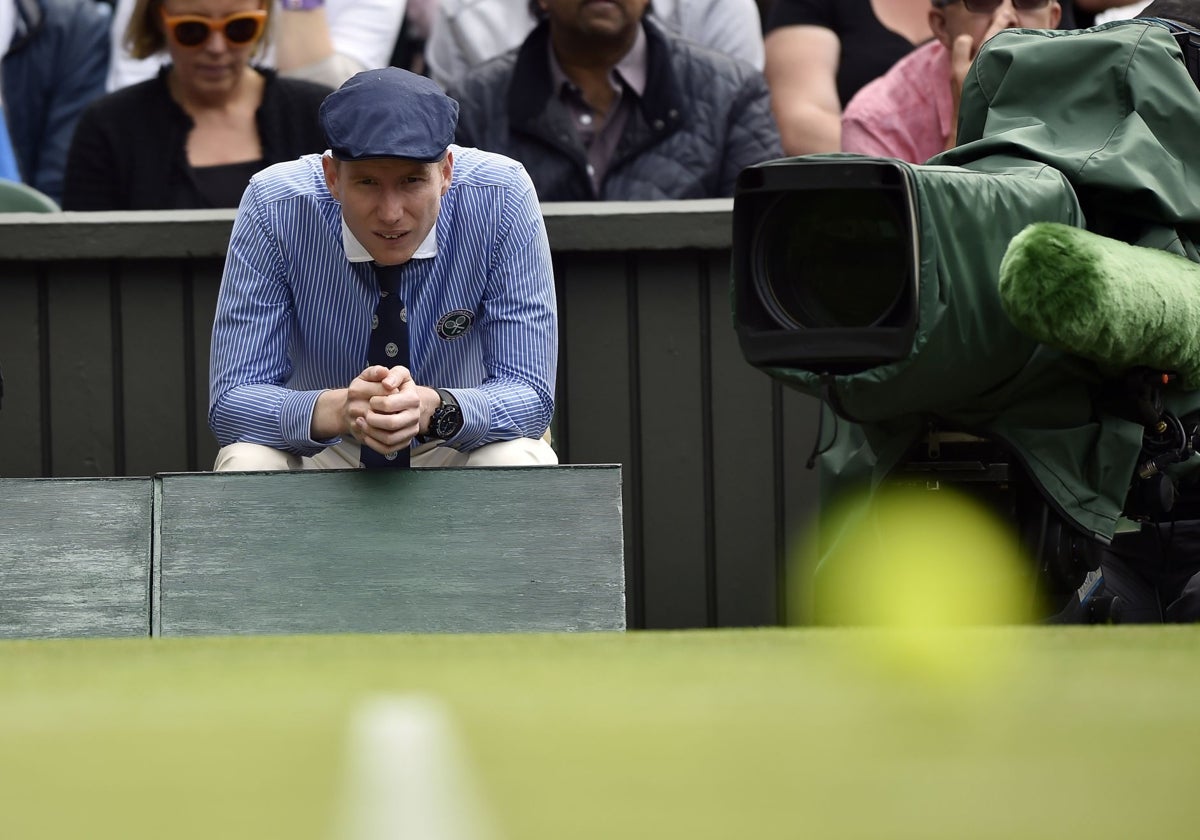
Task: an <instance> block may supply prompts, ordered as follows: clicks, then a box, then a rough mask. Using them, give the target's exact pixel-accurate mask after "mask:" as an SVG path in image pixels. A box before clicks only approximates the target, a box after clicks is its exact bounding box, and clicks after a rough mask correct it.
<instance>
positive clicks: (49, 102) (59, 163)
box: [0, 0, 112, 201]
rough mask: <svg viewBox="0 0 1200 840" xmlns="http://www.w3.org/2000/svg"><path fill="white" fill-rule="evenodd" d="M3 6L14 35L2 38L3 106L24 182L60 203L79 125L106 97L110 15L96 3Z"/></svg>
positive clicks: (20, 1)
mask: <svg viewBox="0 0 1200 840" xmlns="http://www.w3.org/2000/svg"><path fill="white" fill-rule="evenodd" d="M0 5H3V6H7V7H8V8H7V9H6V10H4V12H7V14H4V13H0V20H3V19H5V18H6V17H7V18H8V19H9V20H10V21H11V24H10V25H11V31H10V32H9V31H0V55H3V56H4V58H3V61H2V62H0V85H2V88H0V91H2V92H0V101H3V103H4V117H5V122H6V123H7V124H8V134H9V137H10V138H11V139H12V146H13V151H14V152H15V154H16V158H17V165H18V167H19V168H20V172H21V180H23V181H24V182H25V183H27V184H29V185H30V186H32V187H34V188H36V189H38V190H40V191H42V192H44V193H45V194H46V195H48V196H50V197H51V198H53V199H54V200H55V201H61V198H62V182H63V170H64V169H65V168H66V163H67V148H68V147H69V146H70V145H71V136H72V135H73V134H74V132H75V123H76V122H77V121H78V120H79V115H80V114H81V113H83V109H84V107H86V106H87V105H88V103H90V102H91V101H92V100H93V99H95V98H97V97H98V96H101V95H102V94H103V93H104V78H105V74H106V73H107V72H108V55H109V45H108V27H109V20H110V18H111V16H112V10H111V8H110V7H109V6H107V5H106V4H104V3H99V2H96V0H0ZM9 15H11V17H9ZM0 29H8V27H0ZM10 34H11V37H10V38H9V39H8V40H5V36H6V35H10Z"/></svg>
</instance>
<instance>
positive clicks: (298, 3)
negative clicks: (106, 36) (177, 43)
mask: <svg viewBox="0 0 1200 840" xmlns="http://www.w3.org/2000/svg"><path fill="white" fill-rule="evenodd" d="M115 2H116V7H115V8H116V11H115V14H114V15H113V25H112V30H111V38H112V56H113V58H112V62H111V63H110V65H109V70H108V82H107V84H108V90H110V91H113V90H117V89H118V88H122V87H125V86H127V85H130V84H133V83H135V82H142V81H145V80H146V79H150V78H152V77H153V76H154V74H155V73H157V72H158V69H159V67H161V66H162V64H163V62H164V61H165V56H163V55H153V56H147V57H145V58H136V57H134V56H133V55H131V54H130V49H129V48H130V45H129V44H128V42H127V40H126V38H125V33H126V29H127V26H128V23H129V20H130V17H131V13H132V11H133V7H134V5H135V3H136V2H137V0H115ZM269 2H272V3H274V4H275V9H274V10H273V12H274V14H272V16H271V19H272V31H269V32H268V33H267V38H266V48H265V49H264V50H263V53H262V54H261V55H260V56H259V62H258V63H259V64H260V65H261V66H263V67H272V68H275V69H277V70H278V71H279V73H280V75H283V76H288V77H293V78H297V79H307V80H309V81H312V82H318V83H320V84H323V85H327V86H329V87H330V88H335V87H337V86H338V85H340V84H341V83H342V82H344V81H345V80H346V79H348V78H350V77H351V76H352V75H354V74H355V73H357V72H358V71H360V70H366V69H369V68H372V67H386V66H387V65H388V62H389V60H390V58H391V55H392V48H393V47H394V46H395V43H396V37H397V35H398V34H399V32H400V25H401V22H402V21H403V19H404V10H405V0H269Z"/></svg>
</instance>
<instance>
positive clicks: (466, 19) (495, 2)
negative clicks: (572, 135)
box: [425, 0, 763, 88]
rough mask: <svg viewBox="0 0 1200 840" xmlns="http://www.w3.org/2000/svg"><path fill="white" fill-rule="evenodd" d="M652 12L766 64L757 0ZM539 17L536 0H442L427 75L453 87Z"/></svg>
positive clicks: (716, 0) (688, 1) (675, 27)
mask: <svg viewBox="0 0 1200 840" xmlns="http://www.w3.org/2000/svg"><path fill="white" fill-rule="evenodd" d="M651 15H652V16H653V18H654V20H655V22H657V23H659V24H660V25H661V26H662V28H664V29H666V30H667V31H669V32H672V33H675V34H677V35H681V36H683V37H684V38H688V39H690V40H692V41H695V42H696V43H697V44H701V45H703V46H706V47H709V48H711V49H714V50H716V51H717V52H721V53H725V54H726V55H730V56H733V57H734V58H740V59H742V60H744V61H747V62H749V63H750V64H751V65H753V66H754V68H755V69H756V70H762V68H763V41H762V22H761V18H760V17H759V14H758V6H757V5H756V4H755V2H754V0H654V2H653V5H652V7H651ZM537 17H538V15H537V3H536V0H534V2H530V0H440V5H439V7H438V11H437V15H436V17H435V18H434V22H433V29H432V30H431V31H430V34H429V40H428V42H427V43H426V45H425V61H426V64H427V65H428V67H429V75H430V76H431V77H432V78H433V80H434V81H435V82H437V83H438V84H440V85H441V86H442V87H443V88H449V87H453V86H454V85H455V83H456V82H457V81H458V79H460V78H461V77H462V76H463V75H464V74H465V73H466V72H467V71H468V70H470V69H471V68H473V67H476V66H478V65H480V64H482V63H483V62H484V61H487V60H488V59H489V58H493V57H495V56H498V55H500V54H502V53H506V52H508V51H509V50H511V49H513V48H515V47H517V46H519V45H520V44H521V43H522V42H523V41H524V40H525V38H526V37H528V35H529V33H530V32H531V31H532V30H533V28H534V26H535V25H536V24H537Z"/></svg>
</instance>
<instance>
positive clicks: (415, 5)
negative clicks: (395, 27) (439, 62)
mask: <svg viewBox="0 0 1200 840" xmlns="http://www.w3.org/2000/svg"><path fill="white" fill-rule="evenodd" d="M438 2H439V0H408V3H407V5H406V6H405V9H404V23H403V24H402V25H401V27H400V35H399V36H398V37H397V38H396V48H395V49H394V50H392V59H391V61H390V62H389V63H390V64H391V66H392V67H399V68H401V69H403V70H408V71H410V72H413V73H417V74H419V75H422V76H428V75H429V72H428V71H429V67H428V65H427V64H426V63H425V44H426V42H428V40H429V33H430V31H431V30H432V29H433V17H434V15H435V14H437V10H438Z"/></svg>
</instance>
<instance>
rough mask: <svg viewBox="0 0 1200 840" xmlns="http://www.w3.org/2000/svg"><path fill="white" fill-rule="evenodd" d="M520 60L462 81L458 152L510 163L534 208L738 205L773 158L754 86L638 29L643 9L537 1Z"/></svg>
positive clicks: (753, 80) (742, 66) (648, 25)
mask: <svg viewBox="0 0 1200 840" xmlns="http://www.w3.org/2000/svg"><path fill="white" fill-rule="evenodd" d="M537 2H538V4H539V6H540V9H541V11H542V16H543V19H542V21H541V23H540V24H539V25H538V27H537V28H536V29H534V31H533V32H532V33H531V34H530V35H529V37H528V38H527V39H526V40H525V42H524V43H523V44H522V45H521V46H520V47H518V48H517V49H516V50H514V51H512V52H509V53H506V54H505V55H502V56H499V57H497V58H494V59H492V60H491V61H488V62H486V63H484V64H482V65H480V66H479V67H477V68H476V69H474V70H473V71H471V72H470V73H468V74H467V75H466V76H464V77H463V79H462V80H461V81H460V82H459V83H458V85H457V87H456V88H455V89H453V90H451V91H450V95H451V96H453V97H454V98H455V99H457V100H458V101H459V105H460V116H459V123H458V133H457V135H456V140H457V142H458V143H459V144H461V145H466V146H476V147H478V148H481V149H487V150H488V151H493V152H499V153H501V154H504V155H507V156H509V157H512V158H516V159H517V160H519V161H521V163H523V164H524V165H525V168H526V170H528V172H529V175H530V177H531V178H532V179H533V183H534V185H535V187H536V188H537V192H538V197H539V198H540V199H541V200H542V201H586V200H591V199H607V200H651V199H683V198H714V197H720V196H730V195H733V188H734V183H735V181H736V178H737V175H738V173H739V172H740V171H741V170H742V169H743V168H744V167H746V166H749V165H750V164H754V163H760V162H762V161H764V160H770V159H772V158H777V157H781V156H782V155H783V151H782V149H781V148H780V145H779V132H778V129H777V128H776V125H775V121H774V118H773V117H772V115H771V108H770V99H769V95H768V92H767V86H766V82H765V81H764V80H763V77H762V75H761V74H760V73H759V72H758V71H757V70H755V69H754V68H753V67H751V66H750V65H749V64H746V63H744V62H741V61H739V60H737V59H733V58H730V57H728V56H725V55H722V54H720V53H716V52H713V51H710V50H708V49H705V48H704V47H701V46H699V45H696V44H693V43H691V42H690V41H686V40H683V39H681V38H678V37H675V36H673V35H670V34H668V33H666V32H664V31H663V30H661V29H659V28H658V27H657V26H656V25H655V24H654V23H652V22H651V21H649V20H647V19H645V12H646V7H647V5H648V0H612V1H611V2H605V3H595V2H587V0H537Z"/></svg>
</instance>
